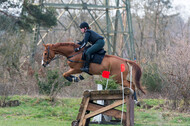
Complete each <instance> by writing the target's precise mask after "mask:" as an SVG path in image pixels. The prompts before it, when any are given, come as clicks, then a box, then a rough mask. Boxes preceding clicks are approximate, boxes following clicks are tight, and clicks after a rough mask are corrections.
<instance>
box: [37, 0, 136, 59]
mask: <svg viewBox="0 0 190 126" xmlns="http://www.w3.org/2000/svg"><path fill="white" fill-rule="evenodd" d="M33 3H34V4H39V5H41V6H42V9H43V7H53V8H55V9H56V10H57V12H58V15H59V16H58V17H57V19H58V24H59V27H55V28H51V29H45V30H44V29H43V30H42V29H41V28H40V27H39V26H37V27H36V30H35V37H34V43H36V45H39V44H40V43H41V42H42V41H43V40H44V39H46V38H48V37H47V36H48V34H52V33H54V34H56V33H55V32H56V31H58V32H62V34H64V33H66V32H68V31H69V30H71V28H72V27H73V26H75V28H76V31H77V32H80V29H79V27H78V26H79V24H80V23H81V22H79V21H78V20H79V18H80V20H81V12H82V13H83V14H84V13H85V15H84V16H86V15H88V18H89V19H88V20H89V21H88V23H89V24H90V26H92V27H93V30H94V27H96V30H95V31H96V32H98V33H99V34H101V35H102V36H103V37H104V38H105V41H106V43H107V44H106V48H107V49H106V50H108V54H112V55H118V56H120V57H123V58H128V59H131V60H134V58H135V48H134V39H133V27H132V17H131V12H130V1H129V0H33ZM64 16H67V17H68V18H69V19H70V21H69V22H67V23H66V22H64V21H63V19H64ZM84 20H85V19H84ZM69 32H70V31H69ZM39 34H40V36H41V37H39ZM61 37H63V36H61ZM55 39H56V40H55V42H56V41H58V42H59V40H61V38H60V37H56V38H55Z"/></svg>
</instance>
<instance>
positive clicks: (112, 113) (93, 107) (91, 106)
mask: <svg viewBox="0 0 190 126" xmlns="http://www.w3.org/2000/svg"><path fill="white" fill-rule="evenodd" d="M103 107H105V106H103V105H99V104H96V103H89V105H88V108H87V110H89V111H96V110H98V109H101V108H103ZM121 113H122V112H121V111H120V110H117V109H110V110H108V111H105V112H103V113H102V114H104V115H108V116H112V117H115V118H118V119H120V118H121ZM125 116H126V112H124V115H123V118H124V119H125V118H126V117H125Z"/></svg>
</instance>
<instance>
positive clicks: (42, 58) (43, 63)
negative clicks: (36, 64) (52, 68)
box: [41, 56, 44, 66]
mask: <svg viewBox="0 0 190 126" xmlns="http://www.w3.org/2000/svg"><path fill="white" fill-rule="evenodd" d="M41 63H42V66H43V64H44V57H43V56H42V62H41Z"/></svg>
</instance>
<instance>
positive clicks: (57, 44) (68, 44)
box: [52, 42, 77, 47]
mask: <svg viewBox="0 0 190 126" xmlns="http://www.w3.org/2000/svg"><path fill="white" fill-rule="evenodd" d="M52 46H54V47H59V46H74V47H75V46H77V44H75V43H74V42H60V43H55V44H52Z"/></svg>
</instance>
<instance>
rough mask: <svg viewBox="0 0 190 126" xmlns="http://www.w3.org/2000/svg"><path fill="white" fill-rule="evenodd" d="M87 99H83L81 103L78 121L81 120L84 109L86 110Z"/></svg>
mask: <svg viewBox="0 0 190 126" xmlns="http://www.w3.org/2000/svg"><path fill="white" fill-rule="evenodd" d="M86 99H87V97H83V98H82V101H81V104H80V108H79V113H78V116H77V120H80V119H81V115H82V112H83V109H84V105H85V102H86Z"/></svg>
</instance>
